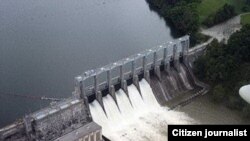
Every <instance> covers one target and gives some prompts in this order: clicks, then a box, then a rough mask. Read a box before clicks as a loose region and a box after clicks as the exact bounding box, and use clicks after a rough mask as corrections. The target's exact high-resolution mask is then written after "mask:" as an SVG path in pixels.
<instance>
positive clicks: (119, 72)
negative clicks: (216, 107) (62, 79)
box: [0, 36, 208, 141]
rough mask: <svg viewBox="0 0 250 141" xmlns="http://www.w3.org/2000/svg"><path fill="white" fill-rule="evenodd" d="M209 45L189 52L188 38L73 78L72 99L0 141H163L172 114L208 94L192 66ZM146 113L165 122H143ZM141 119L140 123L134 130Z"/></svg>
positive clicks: (16, 126)
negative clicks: (134, 122) (175, 109)
mask: <svg viewBox="0 0 250 141" xmlns="http://www.w3.org/2000/svg"><path fill="white" fill-rule="evenodd" d="M206 45H207V44H203V45H201V46H199V47H196V48H195V49H192V50H190V49H189V36H184V37H182V38H179V39H176V40H174V41H171V42H167V43H165V44H162V45H160V46H157V47H155V48H153V49H149V50H147V51H144V52H141V53H138V54H136V55H133V56H130V57H128V58H125V59H122V60H120V61H117V62H115V63H112V64H109V65H107V66H104V67H101V68H98V69H96V70H89V71H86V72H84V73H83V74H82V75H79V76H77V77H75V91H74V92H73V93H72V97H70V98H68V99H66V100H63V101H59V102H56V103H53V104H51V105H50V106H49V107H46V108H44V109H41V110H40V111H37V112H34V113H32V114H29V115H26V116H25V117H24V118H23V119H21V120H19V121H17V122H15V123H13V124H11V125H9V126H6V127H4V128H2V129H0V140H20V141H21V140H57V141H59V140H60V141H62V140H65V141H66V140H79V139H80V140H84V141H101V140H117V139H119V140H123V138H126V139H128V138H131V139H134V140H152V139H156V138H157V139H158V140H165V137H164V136H162V134H167V133H165V132H166V128H167V127H166V126H167V125H165V122H164V124H162V123H160V122H162V121H163V120H165V119H169V121H171V120H177V118H176V117H174V115H175V114H172V113H171V109H174V108H175V107H177V106H180V105H185V104H187V103H188V102H190V101H191V100H192V99H193V98H195V97H197V96H199V95H201V94H204V93H206V92H207V91H208V86H207V85H205V84H204V83H202V82H200V81H199V80H197V79H196V78H195V76H194V74H193V72H192V70H191V66H192V62H193V61H194V60H195V58H196V57H197V56H199V55H201V54H203V52H204V51H205V47H206ZM180 97H181V98H180ZM164 106H168V108H167V109H166V108H165V109H163V108H162V107H164ZM156 111H157V112H156ZM167 111H170V112H167ZM148 113H150V114H151V115H150V116H158V117H161V116H162V119H163V120H159V124H152V122H153V121H152V119H150V118H144V116H145V115H147V114H148ZM172 115H173V116H172ZM145 117H146V116H145ZM155 118H156V117H153V119H155ZM171 118H172V119H171ZM137 119H140V120H139V121H138V123H140V122H141V123H140V124H139V125H136V126H130V125H131V124H133V123H132V122H133V121H136V120H137ZM141 119H142V120H141ZM142 121H143V122H142ZM168 123H171V122H168ZM163 125H164V127H160V126H163ZM125 126H127V127H129V130H131V132H136V131H134V130H147V129H148V130H147V131H145V132H146V134H151V135H152V136H153V135H154V136H155V137H150V138H148V139H145V137H141V135H136V136H132V137H128V136H129V135H130V134H135V133H129V132H126V133H124V132H123V131H124V130H125V129H124V127H125ZM140 126H141V127H140ZM135 127H136V128H135ZM159 128H165V131H163V132H164V133H161V132H162V131H157V130H159ZM132 129H133V130H132ZM152 129H155V130H153V131H151V130H152ZM126 130H127V129H126ZM119 132H123V133H121V134H120V133H119ZM139 132H140V131H139ZM159 133H160V134H159ZM119 134H120V135H119ZM136 134H138V133H136ZM126 139H125V140H126Z"/></svg>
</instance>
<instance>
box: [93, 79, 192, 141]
mask: <svg viewBox="0 0 250 141" xmlns="http://www.w3.org/2000/svg"><path fill="white" fill-rule="evenodd" d="M139 84H140V88H141V94H140V93H139V91H138V90H137V88H136V87H135V86H134V85H130V86H128V93H129V94H128V96H127V95H126V94H125V93H124V91H122V90H119V91H117V92H116V98H117V103H116V102H115V101H114V100H113V98H112V97H111V96H110V95H107V96H105V97H103V103H104V108H105V111H106V115H105V112H104V111H103V109H102V107H101V106H100V104H99V103H98V102H97V101H96V100H95V101H93V102H92V103H90V112H91V115H92V117H93V120H94V121H95V122H96V123H98V124H99V125H101V126H102V130H103V135H104V136H106V137H108V138H109V139H111V140H112V141H118V140H119V141H129V140H136V141H152V140H153V141H166V140H167V125H168V124H189V123H194V122H195V121H194V120H193V119H191V118H190V117H188V116H187V115H185V114H184V113H182V112H177V111H168V108H167V107H161V106H160V105H159V104H158V102H157V100H156V99H155V97H154V94H153V92H152V89H151V87H150V85H149V84H148V83H147V82H146V81H145V80H144V79H143V80H141V82H140V83H139ZM117 105H118V106H117Z"/></svg>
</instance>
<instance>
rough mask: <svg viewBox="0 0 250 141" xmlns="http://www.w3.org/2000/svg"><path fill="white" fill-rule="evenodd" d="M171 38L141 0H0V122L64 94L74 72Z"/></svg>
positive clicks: (98, 65) (69, 90)
mask: <svg viewBox="0 0 250 141" xmlns="http://www.w3.org/2000/svg"><path fill="white" fill-rule="evenodd" d="M171 39H173V38H172V36H171V34H170V28H169V27H168V26H167V25H166V23H165V21H164V20H163V19H161V18H160V17H159V16H158V15H157V14H156V13H155V12H153V11H151V10H150V9H149V6H148V4H147V3H146V2H145V0H70V1H69V0H42V1H37V0H1V2H0V127H1V126H4V125H6V124H8V123H10V122H12V121H14V120H15V119H16V118H19V117H23V116H24V114H25V113H31V112H32V111H34V110H37V109H39V108H42V107H44V106H45V105H48V104H49V102H46V101H41V100H37V99H36V97H30V98H22V97H18V96H13V95H27V96H37V97H40V96H47V97H63V98H65V97H69V96H70V95H71V92H72V91H73V88H74V87H73V86H74V77H75V76H76V75H78V74H81V73H82V72H84V71H86V70H88V69H93V68H97V67H101V66H103V65H106V64H108V63H111V62H114V61H117V60H119V59H122V58H124V57H126V56H130V55H132V54H135V53H138V52H140V51H143V50H145V49H148V48H152V47H154V46H156V45H159V44H162V43H164V42H166V41H168V40H171Z"/></svg>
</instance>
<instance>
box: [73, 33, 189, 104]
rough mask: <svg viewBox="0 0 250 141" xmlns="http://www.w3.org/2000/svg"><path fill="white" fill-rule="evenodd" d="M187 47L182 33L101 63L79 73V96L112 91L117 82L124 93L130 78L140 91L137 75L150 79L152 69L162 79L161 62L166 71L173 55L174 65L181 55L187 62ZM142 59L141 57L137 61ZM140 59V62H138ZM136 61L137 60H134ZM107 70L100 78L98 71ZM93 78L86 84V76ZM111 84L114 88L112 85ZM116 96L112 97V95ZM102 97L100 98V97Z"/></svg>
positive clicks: (103, 71)
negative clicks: (159, 43)
mask: <svg viewBox="0 0 250 141" xmlns="http://www.w3.org/2000/svg"><path fill="white" fill-rule="evenodd" d="M188 49H189V36H184V37H182V38H179V39H177V40H174V41H172V42H168V43H166V44H164V45H161V46H158V47H156V48H153V49H150V50H148V51H144V52H142V53H139V54H137V55H133V56H131V57H128V58H126V59H122V60H120V61H117V62H115V63H113V64H109V65H107V66H104V67H102V68H101V69H96V70H91V71H87V72H85V73H84V75H82V76H81V77H82V81H79V80H78V81H79V82H78V83H77V84H76V91H77V93H78V97H79V98H83V96H82V95H87V96H89V95H93V94H95V95H96V97H100V96H99V94H100V92H101V91H103V90H105V89H108V92H109V93H110V94H111V95H112V94H113V91H114V89H116V86H117V85H118V84H119V87H120V88H121V89H123V90H124V91H125V93H127V81H128V80H129V79H132V81H133V84H135V86H136V87H137V89H138V90H139V91H140V88H139V85H138V81H139V78H138V76H139V75H141V74H142V75H143V78H145V79H146V80H147V81H148V82H150V72H151V71H153V73H154V74H155V75H156V76H157V78H159V80H160V79H161V73H160V68H161V65H163V67H164V70H165V71H166V72H168V71H169V68H170V61H171V58H172V59H173V62H174V63H173V64H174V67H175V68H176V69H177V70H179V69H180V67H179V66H180V58H181V57H182V58H183V61H184V62H186V60H187V58H188V57H187V56H188ZM149 56H153V60H150V58H149ZM140 60H142V61H140ZM139 62H142V63H139ZM136 63H139V64H136ZM128 64H129V65H131V69H130V70H129V71H125V69H124V68H125V65H128ZM115 69H116V70H119V75H118V76H113V75H112V74H113V70H115ZM102 73H106V74H107V77H106V80H105V81H104V82H99V75H100V74H102ZM91 77H92V78H93V79H94V82H93V85H90V86H85V82H84V81H86V80H87V79H89V78H91ZM113 87H114V88H113ZM113 98H114V99H115V97H114V96H113ZM99 100H100V101H101V99H100V98H99Z"/></svg>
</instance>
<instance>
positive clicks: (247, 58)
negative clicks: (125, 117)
mask: <svg viewBox="0 0 250 141" xmlns="http://www.w3.org/2000/svg"><path fill="white" fill-rule="evenodd" d="M194 68H195V69H194V72H195V74H196V76H197V77H198V78H199V79H200V80H202V81H204V82H206V83H208V84H209V85H210V86H211V87H212V90H211V94H212V99H213V100H214V101H215V102H219V103H224V104H226V105H227V106H228V107H230V108H233V109H238V110H242V111H244V114H245V115H246V116H250V105H249V104H247V103H246V102H245V101H243V100H242V99H241V98H240V96H239V93H238V91H239V88H240V87H241V86H243V85H246V84H250V25H244V26H243V27H242V29H241V30H240V31H237V32H236V33H234V34H233V35H232V36H231V37H230V38H229V40H228V44H224V43H219V42H218V41H216V40H214V41H213V42H212V43H211V44H210V45H209V46H208V47H207V52H206V54H205V55H204V56H201V57H200V58H199V59H198V60H197V61H196V62H195V67H194Z"/></svg>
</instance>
